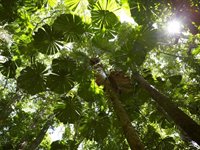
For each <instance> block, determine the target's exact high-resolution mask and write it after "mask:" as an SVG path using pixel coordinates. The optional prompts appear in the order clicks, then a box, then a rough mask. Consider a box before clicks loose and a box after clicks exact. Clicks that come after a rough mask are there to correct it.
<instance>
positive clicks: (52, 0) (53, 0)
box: [48, 0, 58, 7]
mask: <svg viewBox="0 0 200 150" xmlns="http://www.w3.org/2000/svg"><path fill="white" fill-rule="evenodd" d="M57 3H58V1H57V0H48V4H49V6H50V7H55V6H56V5H57Z"/></svg>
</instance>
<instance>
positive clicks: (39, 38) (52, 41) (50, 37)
mask: <svg viewBox="0 0 200 150" xmlns="http://www.w3.org/2000/svg"><path fill="white" fill-rule="evenodd" d="M33 38H34V41H33V43H34V46H35V48H37V49H38V51H39V52H41V53H43V54H48V55H51V54H55V53H57V52H58V51H59V50H61V47H62V40H63V34H62V33H60V32H58V31H55V30H54V29H53V28H52V27H50V26H49V25H44V26H43V27H42V28H40V29H39V30H38V31H37V32H36V33H35V35H34V36H33Z"/></svg>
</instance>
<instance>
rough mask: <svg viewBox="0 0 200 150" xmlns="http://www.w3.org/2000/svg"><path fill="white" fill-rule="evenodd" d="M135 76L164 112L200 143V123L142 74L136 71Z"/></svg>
mask: <svg viewBox="0 0 200 150" xmlns="http://www.w3.org/2000/svg"><path fill="white" fill-rule="evenodd" d="M133 78H134V79H135V80H136V81H137V82H139V83H140V85H141V87H143V88H144V89H145V90H146V91H147V92H148V93H149V94H150V95H151V97H152V98H153V99H154V100H155V101H156V102H157V104H158V105H159V106H160V107H161V108H162V109H163V110H164V112H165V113H166V114H167V115H168V116H169V117H170V118H171V119H172V120H173V121H174V122H175V124H176V125H178V126H179V127H180V128H181V129H182V130H183V131H184V132H185V133H186V134H187V135H188V136H189V137H190V138H191V139H192V140H193V141H195V142H196V143H198V144H199V145H200V125H198V124H197V123H196V122H195V121H194V120H192V119H191V118H190V117H189V116H188V115H186V114H185V113H184V112H183V111H182V110H180V109H179V108H178V107H177V106H176V105H175V104H174V103H172V102H171V101H170V99H169V98H168V97H167V96H165V95H163V94H162V93H160V92H159V91H158V90H157V89H155V88H154V87H153V86H152V85H150V84H149V83H148V82H147V81H146V80H145V79H144V78H143V77H142V76H141V75H139V74H138V73H135V74H134V75H133Z"/></svg>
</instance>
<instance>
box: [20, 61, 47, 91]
mask: <svg viewBox="0 0 200 150" xmlns="http://www.w3.org/2000/svg"><path fill="white" fill-rule="evenodd" d="M45 69H46V66H45V65H43V64H40V63H36V64H33V65H32V66H27V67H26V68H24V69H23V70H22V71H21V72H20V76H19V77H18V78H17V86H18V87H19V88H21V89H22V90H24V91H25V92H27V93H29V94H32V95H34V94H37V93H39V92H43V91H45V89H46V79H45V76H44V74H45Z"/></svg>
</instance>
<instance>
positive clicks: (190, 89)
mask: <svg viewBox="0 0 200 150" xmlns="http://www.w3.org/2000/svg"><path fill="white" fill-rule="evenodd" d="M191 4H193V3H191ZM128 5H130V9H129V6H128ZM194 7H197V6H194ZM124 12H126V14H127V16H129V14H131V15H132V19H134V21H135V22H136V23H135V24H134V25H133V24H132V23H130V22H121V21H120V20H123V19H125V20H126V19H127V18H126V15H124V14H123V13H124ZM171 13H172V12H171V6H170V3H169V4H168V2H159V1H157V0H149V1H148V2H147V1H145V0H135V1H130V0H129V1H128V0H64V1H58V0H32V1H29V0H20V1H16V0H0V25H1V26H0V50H1V55H0V57H1V58H0V72H1V75H0V97H1V99H0V131H1V132H0V149H3V150H4V149H5V150H7V149H28V147H29V146H30V144H37V145H36V146H37V148H38V149H40V148H41V149H42V148H43V149H45V148H46V149H49V148H50V147H51V149H52V150H54V149H61V150H62V149H63V150H64V149H78V147H79V145H80V146H82V147H83V149H102V150H121V149H124V150H126V149H129V146H128V143H127V141H126V139H125V137H124V135H123V131H122V128H121V126H120V124H119V122H118V121H117V117H116V116H117V114H115V112H114V110H113V108H112V101H111V100H110V99H109V92H108V93H106V94H105V93H104V92H105V90H106V89H105V87H103V86H98V85H97V84H96V83H95V81H96V78H97V76H96V73H98V71H99V70H100V69H102V70H103V71H104V72H105V82H106V81H107V80H109V78H108V76H109V74H110V72H112V71H113V70H114V71H121V72H123V74H124V75H126V76H128V77H130V78H131V77H132V75H133V73H134V72H135V71H137V72H140V74H142V75H143V77H144V78H145V80H147V81H148V82H149V83H150V84H151V86H154V87H156V88H157V89H158V90H159V91H161V92H162V93H163V94H166V95H168V96H169V97H170V98H172V101H173V102H176V104H177V105H178V107H179V108H181V109H182V110H183V111H184V112H186V113H187V114H188V115H189V116H190V117H191V118H192V119H194V120H195V121H196V122H197V123H200V120H199V116H200V113H199V112H200V111H199V110H200V103H199V99H200V95H199V90H200V87H199V82H200V74H199V72H200V70H199V69H200V67H199V66H200V59H199V46H198V45H199V41H200V36H199V34H197V35H196V36H193V35H189V36H191V37H186V36H188V35H184V37H182V36H183V35H182V34H180V35H177V37H178V38H179V40H178V42H177V43H174V39H176V38H177V37H176V35H167V34H166V33H164V32H165V31H164V26H165V24H164V23H165V22H166V21H167V20H166V18H169V17H170V15H171ZM123 17H125V18H123ZM128 19H130V18H128ZM154 23H156V24H157V25H158V29H157V28H155V27H153V24H154ZM186 28H187V27H186ZM183 29H184V30H185V28H183ZM4 30H8V31H6V34H5V32H3V31H4ZM185 31H186V30H185ZM185 37H186V38H185ZM193 45H195V46H196V47H194V48H193V47H192V46H193ZM190 47H192V49H191V51H190V49H189V50H188V48H190ZM92 58H98V59H100V60H101V61H100V62H99V63H98V64H96V65H91V59H92ZM118 79H119V80H117V81H116V82H117V83H118V82H120V78H118ZM130 82H131V83H129V84H130V86H127V87H128V88H130V89H127V90H129V91H131V92H130V93H123V92H119V93H116V95H117V96H118V98H119V99H120V101H121V103H122V105H123V107H124V108H125V110H126V112H127V113H128V115H129V117H130V118H129V119H130V120H131V122H132V124H133V125H134V127H135V129H136V130H137V132H138V134H139V136H140V138H141V139H142V142H143V143H144V145H145V149H149V150H151V149H152V150H153V149H154V150H155V149H164V150H169V149H183V150H187V149H195V147H194V146H191V144H189V143H187V142H186V143H183V142H182V139H181V138H180V135H179V134H181V133H180V132H179V131H178V129H177V128H176V127H175V124H174V123H172V121H171V120H170V118H166V116H165V115H162V114H163V110H162V109H160V107H158V106H157V104H156V103H155V102H154V101H153V100H152V98H151V97H150V95H149V94H148V93H147V92H146V91H145V90H144V89H143V88H142V87H141V86H140V85H139V84H138V83H137V82H136V81H135V80H134V79H132V78H131V81H130ZM123 84H124V83H122V85H123ZM119 85H120V84H119ZM120 86H121V85H120ZM120 86H119V87H117V88H118V89H121V88H123V87H120ZM125 87H126V86H125ZM13 93H14V94H13ZM13 95H14V96H13ZM60 97H61V98H60ZM50 114H53V115H54V116H55V118H53V117H52V118H53V119H52V122H51V124H49V125H48V126H47V128H49V127H50V128H54V126H58V124H62V123H63V124H64V128H65V134H64V135H63V137H62V139H61V140H60V141H54V142H52V144H51V145H50V144H49V143H50V134H49V131H48V130H47V132H44V133H43V138H44V140H43V139H40V140H43V142H46V141H48V142H46V143H45V144H40V143H41V142H40V143H34V141H36V140H39V138H38V137H39V135H40V133H41V130H42V129H43V127H44V125H45V124H46V122H47V121H49V119H51V117H49V116H50ZM164 114H165V113H164ZM30 129H31V130H30ZM44 134H45V136H44ZM40 137H41V136H40ZM39 144H40V146H39ZM196 149H197V148H196Z"/></svg>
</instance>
